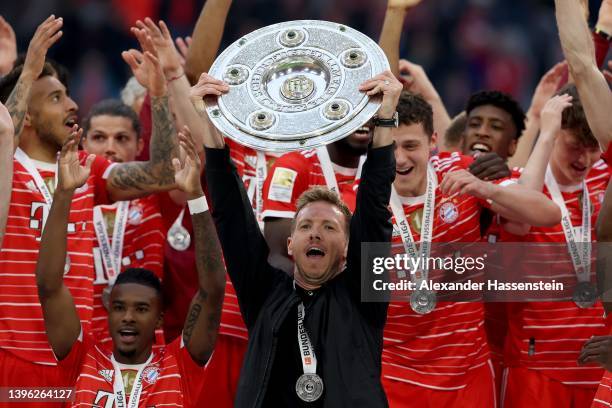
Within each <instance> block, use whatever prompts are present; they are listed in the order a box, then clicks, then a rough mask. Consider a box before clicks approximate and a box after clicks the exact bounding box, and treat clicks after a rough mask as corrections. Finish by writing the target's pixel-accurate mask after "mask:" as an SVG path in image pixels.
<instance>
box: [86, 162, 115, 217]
mask: <svg viewBox="0 0 612 408" xmlns="http://www.w3.org/2000/svg"><path fill="white" fill-rule="evenodd" d="M79 154H80V157H79V159H80V160H81V163H83V164H85V160H86V159H87V156H88V154H87V153H85V152H84V151H81V152H80V153H79ZM114 166H115V164H114V163H111V162H110V161H108V160H106V159H105V158H104V157H102V156H96V158H95V159H94V161H93V163H92V165H91V175H90V177H93V184H94V191H95V194H94V201H95V205H104V204H110V203H111V202H112V201H111V199H110V198H109V196H108V189H107V187H106V179H107V178H108V175H109V174H110V171H111V169H112V168H113V167H114Z"/></svg>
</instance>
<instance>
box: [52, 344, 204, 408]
mask: <svg viewBox="0 0 612 408" xmlns="http://www.w3.org/2000/svg"><path fill="white" fill-rule="evenodd" d="M111 356H112V349H111V348H107V347H105V346H103V345H100V344H99V343H96V342H95V340H94V339H93V337H91V335H85V336H83V334H81V336H80V337H79V339H78V340H77V341H76V342H75V344H74V345H73V346H72V350H70V353H69V354H68V356H67V357H66V358H64V359H63V360H62V361H60V362H59V366H60V368H61V369H62V370H65V375H66V377H67V378H69V379H70V383H71V384H75V399H74V401H73V402H72V405H71V406H72V407H75V408H76V407H79V408H81V407H100V408H114V407H115V406H116V405H115V394H114V390H113V384H114V379H115V375H116V374H115V369H114V366H113V363H112V361H111ZM118 368H119V369H120V371H121V375H122V379H123V384H124V387H125V389H126V391H125V394H124V395H126V400H127V401H126V402H127V403H129V398H130V391H131V389H132V386H133V383H134V382H135V380H136V379H137V376H136V374H137V370H138V369H139V368H140V367H139V366H126V365H119V367H118ZM205 368H206V367H205V366H199V365H198V364H197V363H196V362H195V361H193V359H192V358H191V355H190V354H189V352H188V351H187V349H186V348H185V347H184V346H183V344H182V336H181V337H179V338H177V339H176V340H174V341H173V342H172V343H170V344H169V345H167V346H165V347H162V348H160V349H158V350H154V351H153V356H152V358H151V360H150V362H149V364H147V365H146V367H145V368H144V369H143V371H142V378H143V379H142V392H141V395H140V401H139V404H138V407H139V408H148V407H195V401H196V398H197V396H198V394H199V391H200V389H201V386H202V379H203V378H204V371H205ZM125 405H126V406H127V404H125Z"/></svg>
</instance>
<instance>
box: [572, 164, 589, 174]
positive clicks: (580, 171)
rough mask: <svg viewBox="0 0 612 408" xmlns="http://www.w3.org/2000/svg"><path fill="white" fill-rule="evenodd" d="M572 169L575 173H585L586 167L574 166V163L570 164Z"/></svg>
mask: <svg viewBox="0 0 612 408" xmlns="http://www.w3.org/2000/svg"><path fill="white" fill-rule="evenodd" d="M571 167H572V169H574V171H577V172H578V173H583V172H585V171H586V169H587V168H586V166H582V165H580V164H576V163H572V164H571Z"/></svg>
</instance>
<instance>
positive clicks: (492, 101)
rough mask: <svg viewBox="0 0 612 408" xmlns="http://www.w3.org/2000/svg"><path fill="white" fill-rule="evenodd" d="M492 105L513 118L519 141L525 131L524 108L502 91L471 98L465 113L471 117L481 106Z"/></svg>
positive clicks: (486, 92) (483, 92)
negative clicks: (471, 113)
mask: <svg viewBox="0 0 612 408" xmlns="http://www.w3.org/2000/svg"><path fill="white" fill-rule="evenodd" d="M484 105H492V106H495V107H496V108H499V109H501V110H503V111H505V112H507V113H508V114H509V115H510V116H511V117H512V122H513V123H514V126H515V127H516V134H515V135H514V138H515V139H518V138H519V137H521V135H522V134H523V131H524V130H525V112H524V111H523V108H521V106H520V105H519V104H518V102H517V101H515V100H514V99H513V98H512V97H511V96H510V95H508V94H506V93H503V92H500V91H479V92H476V93H475V94H473V95H472V96H470V99H469V100H468V103H467V106H466V108H465V113H466V114H467V116H468V117H469V116H470V112H472V111H473V110H474V109H476V108H478V107H479V106H484Z"/></svg>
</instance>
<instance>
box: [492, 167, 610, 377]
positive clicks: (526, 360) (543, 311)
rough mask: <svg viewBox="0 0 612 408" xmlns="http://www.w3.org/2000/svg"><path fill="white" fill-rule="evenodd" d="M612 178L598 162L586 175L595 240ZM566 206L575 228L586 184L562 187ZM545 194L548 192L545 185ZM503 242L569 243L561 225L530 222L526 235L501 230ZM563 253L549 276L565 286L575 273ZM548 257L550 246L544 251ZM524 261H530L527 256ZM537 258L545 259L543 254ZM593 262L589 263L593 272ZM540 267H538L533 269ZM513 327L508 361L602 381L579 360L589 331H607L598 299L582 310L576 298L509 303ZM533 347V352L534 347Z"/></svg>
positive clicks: (554, 374)
mask: <svg viewBox="0 0 612 408" xmlns="http://www.w3.org/2000/svg"><path fill="white" fill-rule="evenodd" d="M609 179H610V173H609V170H608V166H606V164H605V163H604V162H603V161H599V162H597V163H596V164H595V165H594V166H593V168H592V170H591V171H590V172H589V174H588V175H587V178H586V185H587V189H588V190H589V197H590V200H591V208H592V212H591V226H592V230H591V236H592V239H591V240H592V241H593V242H594V241H595V223H596V220H597V216H598V214H599V210H600V208H601V203H602V201H603V197H604V192H605V190H606V187H607V185H608V181H609ZM559 188H560V190H561V195H562V197H563V200H564V201H565V206H566V207H567V210H568V212H569V214H570V218H571V221H572V225H573V226H574V228H576V227H580V226H581V225H582V192H583V190H582V185H578V186H573V187H566V186H559ZM544 193H545V194H546V195H547V196H548V197H550V193H549V191H548V189H547V188H544ZM502 240H503V241H504V242H512V241H515V242H519V241H523V242H539V243H565V242H566V240H565V235H564V233H563V228H562V227H561V224H560V223H559V224H557V225H555V226H554V227H548V228H546V227H532V228H531V230H530V232H529V233H528V234H527V235H526V236H524V237H518V236H513V235H511V234H506V233H504V234H502ZM563 249H564V250H563V251H562V252H563V257H560V256H559V252H560V248H556V249H554V250H553V251H552V252H551V253H550V259H549V262H550V264H552V267H551V269H549V268H547V269H546V273H547V276H543V277H542V278H543V279H545V278H550V276H549V275H550V274H552V275H554V278H555V280H556V281H557V282H562V283H564V285H566V286H567V287H572V286H573V285H575V284H576V274H575V272H574V267H573V265H572V261H571V258H570V256H569V253H568V252H567V250H565V246H563ZM541 253H542V254H543V255H542V256H545V257H547V256H548V252H547V251H544V250H543V251H541ZM525 262H527V263H528V262H529V260H526V261H525ZM538 262H542V259H539V260H538ZM536 266H537V265H536ZM594 268H595V263H594V262H593V263H592V264H591V271H592V273H594ZM537 270H538V269H537V268H536V267H534V271H537ZM536 277H537V273H536ZM508 313H509V331H508V336H507V339H506V350H505V358H506V364H507V365H508V366H510V367H511V366H522V367H526V368H529V369H533V370H539V371H541V372H542V373H543V374H544V375H546V376H548V377H550V378H553V379H555V380H557V381H560V382H563V383H564V384H568V385H573V386H580V387H588V388H593V387H596V386H597V384H599V380H600V379H601V376H602V373H603V370H602V369H601V368H599V367H598V366H594V365H587V366H578V364H577V359H578V355H579V354H580V350H581V348H582V345H583V344H584V342H585V341H587V340H588V339H589V338H590V337H591V336H597V335H602V334H605V324H604V323H605V322H604V320H603V315H604V311H603V307H602V305H601V302H597V303H596V304H595V305H594V306H593V307H590V308H586V309H582V308H579V307H578V306H576V304H574V302H571V301H568V302H562V301H559V302H529V303H526V302H524V303H513V304H510V305H509V308H508ZM530 349H531V352H530Z"/></svg>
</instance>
